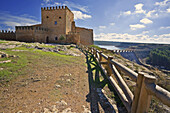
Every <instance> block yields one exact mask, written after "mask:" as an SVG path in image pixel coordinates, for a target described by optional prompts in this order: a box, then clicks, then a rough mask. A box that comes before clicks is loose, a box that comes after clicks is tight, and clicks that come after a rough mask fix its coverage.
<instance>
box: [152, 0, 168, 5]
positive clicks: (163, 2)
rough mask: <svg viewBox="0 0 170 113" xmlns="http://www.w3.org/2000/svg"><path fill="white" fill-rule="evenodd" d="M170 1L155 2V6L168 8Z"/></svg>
mask: <svg viewBox="0 0 170 113" xmlns="http://www.w3.org/2000/svg"><path fill="white" fill-rule="evenodd" d="M168 2H169V0H164V1H162V2H155V5H158V6H166V5H167V4H168Z"/></svg>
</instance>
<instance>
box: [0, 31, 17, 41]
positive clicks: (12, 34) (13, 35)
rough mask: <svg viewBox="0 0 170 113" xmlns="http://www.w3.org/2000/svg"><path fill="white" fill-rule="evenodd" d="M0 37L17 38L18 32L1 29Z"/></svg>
mask: <svg viewBox="0 0 170 113" xmlns="http://www.w3.org/2000/svg"><path fill="white" fill-rule="evenodd" d="M0 39H2V40H14V41H15V40H16V33H15V32H13V31H7V30H5V31H4V30H2V31H0Z"/></svg>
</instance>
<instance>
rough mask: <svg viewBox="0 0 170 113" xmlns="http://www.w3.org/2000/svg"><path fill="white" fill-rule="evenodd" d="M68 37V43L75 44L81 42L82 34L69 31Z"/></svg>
mask: <svg viewBox="0 0 170 113" xmlns="http://www.w3.org/2000/svg"><path fill="white" fill-rule="evenodd" d="M66 37H67V39H66V43H74V44H79V43H80V34H79V33H73V32H69V33H68V34H67V36H66Z"/></svg>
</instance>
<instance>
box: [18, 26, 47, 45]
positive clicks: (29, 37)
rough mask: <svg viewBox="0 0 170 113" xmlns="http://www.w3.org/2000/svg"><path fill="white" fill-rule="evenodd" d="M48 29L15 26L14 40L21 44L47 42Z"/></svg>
mask: <svg viewBox="0 0 170 113" xmlns="http://www.w3.org/2000/svg"><path fill="white" fill-rule="evenodd" d="M47 34H48V29H46V28H41V27H33V26H16V40H17V41H23V42H44V43H45V42H47V39H46V37H47Z"/></svg>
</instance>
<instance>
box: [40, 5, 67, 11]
mask: <svg viewBox="0 0 170 113" xmlns="http://www.w3.org/2000/svg"><path fill="white" fill-rule="evenodd" d="M65 9H68V10H70V9H69V8H68V7H67V6H56V7H41V10H42V11H51V10H65Z"/></svg>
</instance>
